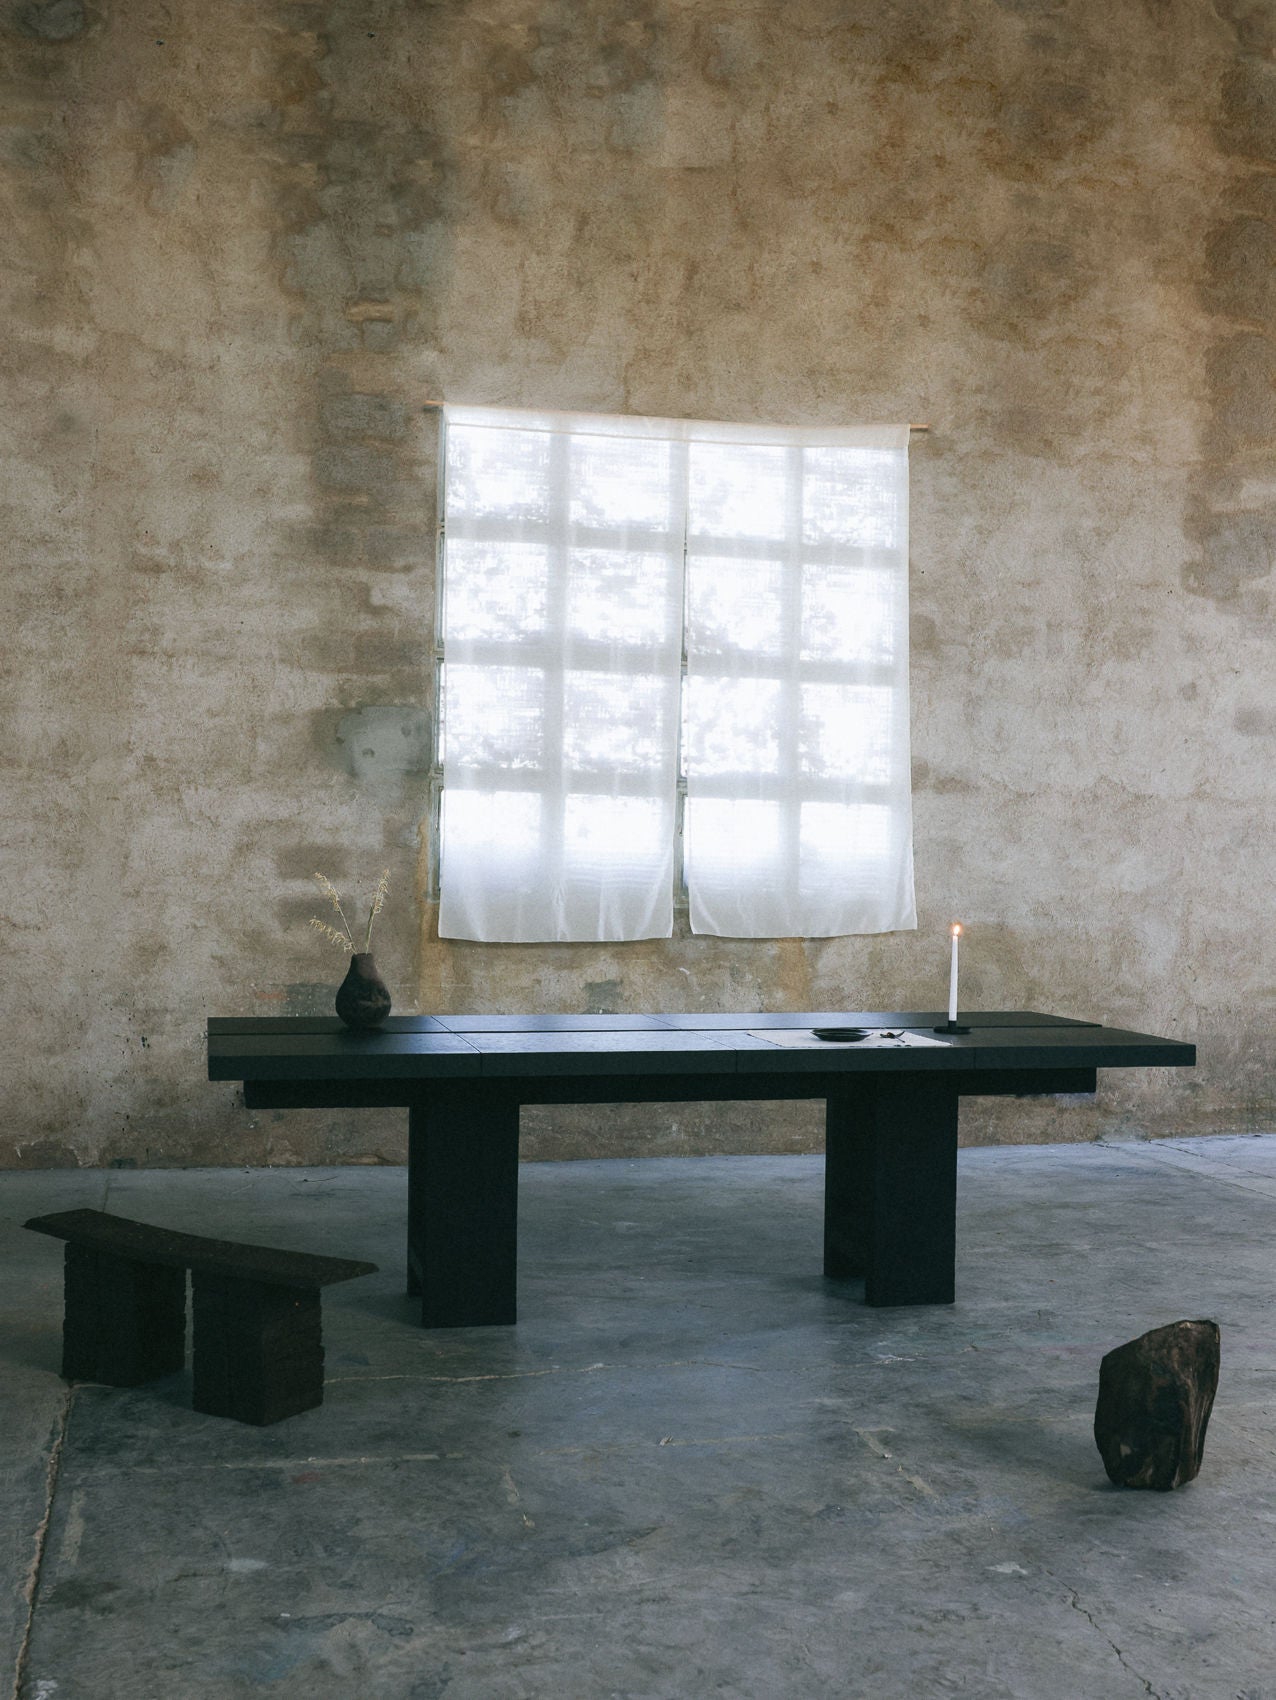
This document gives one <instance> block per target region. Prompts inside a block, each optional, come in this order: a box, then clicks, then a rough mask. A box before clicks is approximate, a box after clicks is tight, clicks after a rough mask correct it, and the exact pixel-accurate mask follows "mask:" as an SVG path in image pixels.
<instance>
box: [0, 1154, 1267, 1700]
mask: <svg viewBox="0 0 1276 1700" xmlns="http://www.w3.org/2000/svg"><path fill="white" fill-rule="evenodd" d="M820 1168H821V1165H820V1163H819V1161H818V1160H816V1159H812V1158H805V1157H798V1158H787V1157H786V1158H766V1157H763V1158H759V1157H745V1158H707V1159H690V1160H687V1159H683V1160H677V1159H672V1160H665V1159H662V1160H651V1161H645V1162H635V1161H621V1162H580V1163H568V1164H536V1165H528V1166H526V1167H525V1169H524V1171H523V1175H522V1238H521V1315H522V1321H521V1322H520V1323H519V1325H518V1327H517V1328H513V1329H493V1330H464V1331H456V1332H434V1333H425V1332H423V1331H421V1330H420V1329H419V1328H416V1327H414V1326H413V1325H412V1323H411V1320H410V1307H409V1306H408V1304H407V1303H406V1301H405V1300H404V1299H403V1297H402V1295H401V1288H402V1264H401V1258H402V1242H403V1226H404V1223H403V1218H404V1200H403V1191H404V1174H403V1171H402V1170H401V1169H368V1168H342V1169H307V1170H302V1169H286V1170H243V1169H231V1170H197V1171H196V1170H187V1171H149V1172H142V1171H139V1172H130V1171H111V1172H104V1171H57V1172H41V1173H13V1172H9V1173H5V1174H3V1175H0V1203H2V1205H3V1208H0V1238H2V1244H0V1293H2V1300H0V1352H2V1354H3V1363H4V1371H5V1374H4V1385H3V1388H0V1461H2V1462H3V1464H4V1471H3V1476H0V1509H2V1510H3V1513H4V1520H3V1526H4V1528H5V1529H6V1530H7V1531H8V1534H7V1537H6V1547H5V1578H4V1582H5V1620H4V1626H3V1627H4V1634H5V1639H6V1645H7V1657H8V1661H9V1668H10V1670H11V1671H12V1672H13V1675H12V1677H11V1678H10V1682H11V1683H12V1691H13V1693H14V1694H15V1695H20V1697H21V1700H117V1697H118V1700H125V1697H127V1700H161V1697H162V1700H239V1697H240V1696H250V1695H251V1696H254V1697H255V1696H278V1697H280V1700H294V1697H297V1700H302V1697H304V1700H365V1697H371V1700H441V1697H443V1696H446V1697H447V1700H521V1697H524V1696H553V1697H554V1700H700V1697H701V1696H716V1697H727V1700H771V1697H782V1700H790V1697H792V1700H821V1697H825V1696H827V1697H829V1700H833V1697H837V1700H847V1697H852V1700H858V1697H861V1696H862V1697H865V1700H868V1697H872V1700H894V1697H897V1696H898V1697H900V1700H903V1697H905V1696H907V1697H909V1700H915V1697H921V1700H926V1697H929V1696H942V1695H949V1694H962V1695H968V1696H974V1697H977V1700H1000V1697H1002V1696H1005V1697H1014V1700H1036V1697H1038V1696H1040V1697H1041V1700H1125V1697H1126V1696H1129V1697H1131V1700H1144V1697H1146V1696H1148V1695H1154V1696H1160V1697H1161V1700H1198V1697H1199V1700H1214V1697H1219V1700H1237V1697H1240V1700H1271V1697H1273V1696H1276V1586H1274V1585H1276V1337H1274V1335H1276V1331H1274V1329H1273V1323H1272V1304H1271V1300H1272V1294H1273V1291H1274V1290H1276V1260H1274V1258H1273V1249H1274V1247H1276V1137H1262V1138H1250V1139H1201V1140H1184V1141H1178V1142H1173V1143H1169V1142H1162V1143H1157V1144H1155V1145H1152V1144H1120V1145H1097V1146H1096V1145H1086V1146H1076V1145H1068V1146H1038V1147H1019V1148H995V1149H980V1150H969V1151H965V1152H963V1153H962V1157H961V1179H960V1224H959V1262H958V1293H959V1298H958V1302H957V1304H956V1305H955V1306H954V1307H952V1308H942V1309H933V1310H926V1309H908V1310H899V1311H870V1310H867V1309H865V1308H864V1307H863V1306H862V1305H861V1304H860V1303H859V1302H858V1295H857V1290H856V1286H855V1284H853V1283H851V1284H848V1285H847V1286H845V1287H835V1286H830V1285H829V1284H826V1283H825V1282H824V1281H823V1280H822V1279H821V1278H820V1275H819V1248H820V1212H821V1196H820V1194H821V1176H820ZM76 1205H95V1206H99V1207H100V1206H103V1205H106V1206H107V1207H109V1208H110V1209H112V1210H114V1211H116V1212H118V1213H120V1214H124V1215H128V1214H135V1215H137V1216H140V1217H145V1218H150V1219H152V1220H155V1221H160V1222H164V1223H166V1224H171V1225H172V1226H175V1227H182V1228H188V1229H192V1230H196V1231H205V1232H208V1233H212V1234H216V1235H226V1236H238V1237H241V1238H245V1239H252V1240H261V1241H266V1242H271V1243H277V1244H280V1245H294V1246H297V1247H301V1248H310V1249H314V1250H324V1251H328V1252H332V1253H334V1254H337V1255H347V1256H352V1257H368V1258H372V1259H373V1260H375V1261H376V1262H378V1263H379V1264H380V1265H381V1266H382V1271H383V1272H382V1273H381V1274H379V1275H376V1276H372V1277H368V1278H365V1279H364V1280H362V1281H358V1282H353V1283H350V1284H349V1285H347V1286H343V1287H337V1288H333V1289H330V1290H329V1291H328V1293H327V1294H326V1295H325V1299H324V1318H325V1323H324V1326H325V1340H326V1345H327V1368H328V1377H329V1379H328V1383H327V1388H326V1393H325V1399H324V1404H323V1406H322V1408H321V1409H319V1410H316V1411H312V1412H308V1413H306V1414H305V1415H303V1416H300V1417H296V1418H293V1419H291V1420H290V1421H287V1422H284V1423H281V1424H279V1425H277V1426H276V1427H273V1428H268V1429H252V1428H248V1427H243V1426H241V1425H238V1424H235V1423H231V1422H225V1421H220V1420H218V1419H215V1418H211V1417H203V1416H199V1415H196V1414H195V1413H193V1412H192V1411H191V1410H190V1408H189V1404H188V1400H189V1391H190V1389H189V1374H187V1375H183V1376H174V1377H171V1378H169V1379H168V1380H166V1381H163V1382H160V1383H157V1384H155V1385H153V1386H151V1387H146V1388H139V1389H136V1390H133V1391H116V1390H111V1389H107V1388H103V1387H97V1386H86V1385H79V1386H76V1387H74V1388H72V1389H68V1388H66V1387H65V1386H64V1385H63V1383H62V1382H61V1381H60V1379H59V1377H58V1360H59V1332H60V1324H61V1247H60V1245H59V1244H58V1243H57V1242H55V1241H52V1240H48V1239H45V1238H42V1237H40V1236H37V1235H34V1234H29V1233H24V1232H23V1231H22V1230H21V1227H20V1224H21V1222H22V1221H23V1220H24V1219H25V1218H26V1216H28V1215H30V1214H33V1213H37V1212H42V1211H46V1210H53V1209H63V1208H70V1207H73V1206H76ZM1196 1316H1202V1317H1214V1318H1216V1319H1217V1320H1218V1322H1219V1323H1220V1325H1221V1328H1222V1337H1223V1374H1222V1380H1221V1384H1220V1388H1219V1395H1218V1401H1217V1404H1216V1406H1215V1411H1214V1417H1213V1420H1212V1422H1211V1425H1210V1430H1209V1437H1208V1440H1207V1444H1206V1455H1205V1465H1204V1469H1203V1471H1202V1474H1201V1476H1200V1478H1199V1479H1198V1480H1197V1481H1196V1482H1195V1483H1194V1484H1192V1485H1191V1486H1190V1487H1187V1488H1184V1489H1180V1490H1179V1491H1178V1492H1176V1493H1173V1494H1151V1493H1133V1492H1128V1491H1119V1490H1116V1489H1113V1488H1111V1487H1109V1485H1108V1484H1107V1482H1106V1480H1105V1478H1104V1475H1103V1471H1102V1467H1101V1465H1100V1462H1099V1456H1098V1453H1097V1452H1096V1450H1095V1447H1094V1442H1093V1439H1092V1436H1091V1420H1092V1416H1093V1409H1094V1398H1095V1392H1096V1387H1097V1376H1098V1364H1099V1359H1100V1357H1101V1356H1102V1354H1103V1352H1104V1351H1106V1350H1107V1349H1108V1348H1109V1347H1111V1346H1113V1345H1116V1344H1118V1343H1119V1342H1121V1341H1122V1340H1125V1339H1127V1338H1129V1337H1131V1336H1133V1335H1135V1334H1137V1333H1140V1332H1142V1331H1143V1330H1144V1329H1146V1328H1149V1327H1153V1326H1155V1325H1158V1324H1160V1323H1164V1322H1169V1321H1173V1320H1175V1319H1176V1318H1179V1317H1196ZM10 1682H5V1681H0V1694H3V1695H4V1696H5V1700H8V1696H9V1693H10Z"/></svg>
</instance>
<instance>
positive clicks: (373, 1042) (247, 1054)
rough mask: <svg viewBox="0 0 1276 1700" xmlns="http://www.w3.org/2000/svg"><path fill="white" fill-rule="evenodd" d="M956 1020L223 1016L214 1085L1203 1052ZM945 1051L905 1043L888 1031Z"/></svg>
mask: <svg viewBox="0 0 1276 1700" xmlns="http://www.w3.org/2000/svg"><path fill="white" fill-rule="evenodd" d="M944 1019H945V1015H944V1012H943V1011H939V1010H928V1011H916V1010H913V1011H900V1010H894V1011H880V1010H878V1011H867V1012H866V1011H859V1012H847V1011H845V1010H835V1011H829V1010H822V1011H812V1010H807V1011H802V1012H796V1013H785V1014H775V1013H772V1014H767V1015H760V1014H716V1013H715V1014H704V1015H694V1014H693V1015H677V1014H673V1015H397V1016H396V1015H392V1016H390V1017H389V1018H388V1019H387V1020H386V1022H385V1023H384V1025H383V1026H382V1027H380V1028H378V1029H376V1030H374V1031H371V1032H352V1031H351V1030H350V1029H348V1028H346V1027H344V1026H343V1025H342V1023H341V1022H340V1021H339V1020H338V1019H337V1017H336V1016H335V1015H334V1016H291V1017H290V1016H244V1017H235V1016H221V1017H213V1018H212V1019H210V1021H209V1023H208V1074H209V1078H210V1079H211V1080H243V1081H251V1080H259V1081H266V1080H273V1081H288V1080H291V1081H302V1080H313V1081H319V1080H348V1081H356V1080H387V1079H398V1080H407V1079H413V1080H421V1081H429V1080H457V1081H460V1080H463V1079H467V1078H468V1079H474V1080H480V1079H482V1080H495V1079H506V1080H512V1079H515V1078H520V1079H537V1078H540V1079H544V1078H546V1077H549V1076H563V1075H573V1076H589V1075H605V1074H616V1073H623V1074H626V1075H631V1076H632V1075H666V1076H670V1075H677V1074H697V1075H714V1074H748V1073H766V1074H769V1075H772V1076H775V1075H783V1074H802V1073H824V1074H827V1073H829V1072H834V1073H841V1072H843V1071H854V1072H861V1071H872V1072H877V1071H891V1072H895V1071H903V1070H909V1071H917V1070H924V1071H927V1072H929V1071H930V1070H934V1069H958V1070H966V1071H972V1070H978V1071H982V1070H993V1069H998V1070H1005V1069H1023V1070H1031V1069H1039V1070H1044V1069H1049V1070H1058V1069H1095V1068H1121V1067H1132V1068H1182V1067H1190V1066H1191V1065H1192V1064H1193V1063H1195V1061H1196V1049H1195V1046H1193V1045H1190V1044H1185V1043H1182V1042H1181V1041H1179V1040H1174V1039H1163V1038H1157V1037H1156V1036H1154V1035H1152V1034H1147V1033H1135V1032H1129V1031H1127V1030H1125V1029H1122V1028H1113V1027H1104V1026H1102V1025H1101V1024H1099V1023H1097V1022H1085V1021H1075V1020H1071V1019H1069V1018H1067V1017H1063V1016H1056V1015H1045V1014H1041V1013H1040V1012H1038V1011H1033V1010H990V1011H976V1012H974V1013H970V1012H967V1011H963V1012H962V1014H961V1022H962V1024H963V1025H964V1026H968V1027H969V1028H970V1032H969V1033H964V1034H955V1035H951V1036H946V1035H943V1034H935V1033H934V1032H933V1029H934V1028H935V1027H936V1026H938V1025H940V1024H941V1023H942V1022H943V1021H944ZM821 1027H862V1028H866V1029H868V1030H869V1037H868V1038H867V1039H866V1040H865V1041H864V1042H862V1043H860V1044H854V1043H849V1044H821V1043H819V1042H818V1041H814V1042H812V1043H811V1045H810V1046H793V1045H786V1044H783V1043H778V1042H773V1041H772V1040H770V1039H769V1038H767V1037H766V1036H765V1035H766V1033H767V1031H768V1030H775V1029H779V1030H781V1031H784V1030H787V1031H789V1032H795V1031H796V1032H801V1031H802V1030H803V1029H805V1030H807V1031H808V1032H809V1031H810V1030H812V1029H814V1028H821ZM895 1029H899V1030H903V1031H905V1032H910V1033H913V1034H915V1035H919V1036H921V1037H923V1038H925V1039H938V1040H940V1041H941V1042H940V1043H935V1044H926V1045H923V1046H910V1047H907V1048H903V1047H901V1048H896V1047H894V1046H892V1045H891V1044H890V1042H889V1041H886V1040H885V1039H884V1038H883V1037H882V1033H883V1030H895Z"/></svg>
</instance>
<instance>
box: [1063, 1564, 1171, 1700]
mask: <svg viewBox="0 0 1276 1700" xmlns="http://www.w3.org/2000/svg"><path fill="white" fill-rule="evenodd" d="M1047 1574H1049V1572H1047ZM1062 1586H1063V1588H1064V1591H1065V1592H1066V1593H1067V1595H1068V1604H1069V1605H1070V1606H1071V1607H1072V1609H1073V1611H1076V1612H1080V1614H1081V1616H1082V1617H1083V1618H1085V1620H1086V1622H1087V1623H1088V1624H1089V1625H1090V1627H1091V1629H1093V1630H1094V1632H1095V1634H1096V1635H1101V1636H1102V1637H1103V1639H1104V1641H1105V1642H1106V1643H1107V1645H1108V1646H1109V1647H1111V1649H1112V1651H1113V1652H1114V1653H1115V1654H1116V1656H1117V1662H1118V1663H1119V1664H1120V1666H1121V1669H1122V1670H1124V1671H1128V1672H1129V1673H1130V1675H1131V1676H1132V1677H1133V1678H1134V1680H1135V1681H1136V1682H1141V1683H1142V1684H1143V1689H1144V1692H1145V1693H1146V1694H1147V1695H1148V1696H1149V1697H1150V1700H1162V1697H1161V1695H1160V1694H1159V1693H1158V1691H1157V1690H1156V1689H1155V1688H1153V1686H1152V1684H1151V1683H1150V1682H1149V1681H1148V1679H1147V1677H1145V1676H1144V1675H1143V1673H1142V1672H1141V1671H1137V1670H1135V1668H1134V1666H1133V1665H1132V1664H1131V1663H1130V1662H1129V1660H1128V1659H1127V1658H1126V1656H1125V1654H1124V1653H1123V1652H1122V1651H1121V1649H1120V1648H1119V1647H1118V1646H1117V1644H1116V1642H1115V1641H1114V1640H1113V1639H1112V1637H1111V1636H1110V1635H1109V1634H1108V1633H1107V1631H1106V1630H1105V1629H1104V1628H1103V1627H1102V1625H1101V1624H1099V1623H1097V1622H1096V1621H1095V1619H1094V1617H1093V1616H1092V1614H1091V1613H1090V1612H1088V1611H1087V1610H1086V1608H1085V1607H1084V1606H1083V1605H1082V1604H1081V1596H1080V1594H1079V1593H1078V1592H1077V1590H1076V1589H1075V1588H1070V1587H1069V1586H1068V1584H1067V1583H1066V1582H1065V1583H1063V1584H1062Z"/></svg>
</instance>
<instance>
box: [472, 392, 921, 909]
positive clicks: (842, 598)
mask: <svg viewBox="0 0 1276 1700" xmlns="http://www.w3.org/2000/svg"><path fill="white" fill-rule="evenodd" d="M445 429H446V447H445V455H444V524H445V561H444V603H443V618H442V635H443V647H444V658H445V659H444V688H443V725H444V732H445V746H444V790H443V808H442V845H441V856H440V863H441V868H440V899H441V900H440V911H439V930H440V933H441V934H442V935H443V936H445V937H453V938H469V939H490V940H504V941H509V942H549V941H556V940H611V939H630V938H646V937H662V936H668V935H669V933H670V932H671V931H672V925H673V885H674V877H675V869H674V845H675V825H676V810H677V785H678V771H679V748H680V727H681V729H682V730H683V731H684V732H685V746H686V747H685V750H683V752H682V754H683V757H684V759H685V773H686V788H687V802H686V834H685V872H686V881H687V886H688V891H689V896H690V904H691V924H692V927H693V929H694V930H695V931H697V932H703V933H720V934H727V935H730V936H736V937H774V936H790V935H795V936H802V935H805V936H820V935H826V934H831V933H846V932H880V931H885V930H889V929H893V928H898V927H910V926H913V925H915V924H916V923H915V916H914V911H913V894H912V836H911V818H910V813H911V811H910V795H909V777H908V768H909V751H908V644H907V629H908V582H907V560H908V545H907V533H908V483H907V443H908V434H907V428H906V427H887V428H883V429H880V430H877V429H871V430H870V429H861V430H851V431H836V432H819V431H809V430H787V431H785V430H772V429H769V428H762V427H744V426H722V425H708V424H696V423H691V422H687V421H670V420H652V419H627V418H608V417H601V416H587V415H585V416H570V415H561V414H527V413H514V412H507V411H504V410H497V409H488V408H472V409H471V408H464V409H462V408H448V409H447V410H446V412H445ZM684 628H685V629H684ZM684 649H685V679H684V659H683V658H684Z"/></svg>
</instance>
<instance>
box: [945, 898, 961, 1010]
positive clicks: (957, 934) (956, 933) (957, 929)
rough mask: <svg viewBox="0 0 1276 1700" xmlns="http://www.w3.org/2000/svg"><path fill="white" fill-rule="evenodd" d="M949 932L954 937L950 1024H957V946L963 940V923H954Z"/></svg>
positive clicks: (949, 1002) (949, 997)
mask: <svg viewBox="0 0 1276 1700" xmlns="http://www.w3.org/2000/svg"><path fill="white" fill-rule="evenodd" d="M948 931H949V933H950V934H951V935H952V941H953V960H952V966H951V967H950V968H949V970H948V1019H949V1021H950V1022H953V1023H956V1020H957V944H958V941H959V939H960V938H961V922H960V921H954V922H953V924H952V926H951V927H949V929H948Z"/></svg>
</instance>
